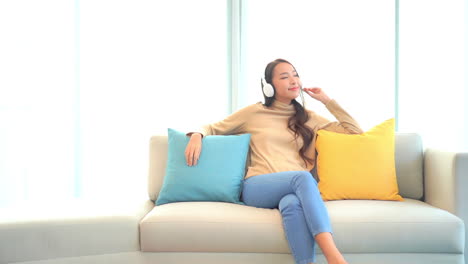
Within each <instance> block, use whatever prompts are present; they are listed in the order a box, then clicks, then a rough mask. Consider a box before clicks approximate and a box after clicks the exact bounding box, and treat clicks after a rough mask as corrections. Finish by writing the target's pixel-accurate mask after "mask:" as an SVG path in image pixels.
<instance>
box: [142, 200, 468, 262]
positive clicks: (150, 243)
mask: <svg viewBox="0 0 468 264" xmlns="http://www.w3.org/2000/svg"><path fill="white" fill-rule="evenodd" d="M325 204H326V206H327V208H328V210H329V213H330V217H331V220H332V226H333V230H334V237H335V241H336V243H337V245H338V247H339V248H340V249H341V251H342V252H343V253H377V252H378V253H394V252H401V253H404V252H408V253H424V252H433V253H436V252H437V253H461V252H462V251H463V246H464V245H463V234H464V226H463V222H462V221H461V220H460V219H459V218H458V217H456V216H454V215H452V214H450V213H448V212H446V211H444V210H440V209H438V208H435V207H432V206H430V205H428V204H426V203H423V202H421V201H417V200H412V199H405V201H403V202H394V201H372V200H343V201H329V202H326V203H325ZM140 232H141V249H142V250H143V251H180V252H274V253H288V252H289V248H288V244H287V241H286V238H285V234H284V231H283V228H282V222H281V215H280V214H279V212H278V210H276V209H261V208H254V207H249V206H245V205H239V204H230V203H219V202H182V203H172V204H165V205H161V206H156V207H155V208H154V209H153V210H152V211H151V212H150V213H149V214H148V215H146V216H145V218H144V219H143V220H142V221H141V223H140Z"/></svg>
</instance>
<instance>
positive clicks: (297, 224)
mask: <svg viewBox="0 0 468 264" xmlns="http://www.w3.org/2000/svg"><path fill="white" fill-rule="evenodd" d="M278 208H279V210H280V212H281V216H282V218H283V226H284V230H285V232H286V238H287V239H288V244H289V249H290V250H291V253H292V254H293V256H294V259H295V261H296V263H298V264H305V263H311V262H315V241H314V238H313V237H312V234H311V233H310V231H309V228H308V227H307V223H306V220H305V217H304V212H303V209H302V206H301V202H300V201H299V199H298V198H297V196H296V195H295V194H292V193H291V194H287V195H286V196H284V197H283V198H282V199H281V200H280V202H279V205H278Z"/></svg>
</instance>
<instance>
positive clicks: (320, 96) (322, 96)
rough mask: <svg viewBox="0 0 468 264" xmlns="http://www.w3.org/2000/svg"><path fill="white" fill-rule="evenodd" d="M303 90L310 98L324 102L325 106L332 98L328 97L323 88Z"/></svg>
mask: <svg viewBox="0 0 468 264" xmlns="http://www.w3.org/2000/svg"><path fill="white" fill-rule="evenodd" d="M302 90H303V91H304V92H305V93H306V94H308V95H310V97H312V98H314V99H315V100H318V101H320V102H322V103H323V104H327V103H328V102H330V100H331V99H330V97H328V95H327V94H326V93H325V92H324V91H323V90H322V88H318V87H314V88H303V89H302Z"/></svg>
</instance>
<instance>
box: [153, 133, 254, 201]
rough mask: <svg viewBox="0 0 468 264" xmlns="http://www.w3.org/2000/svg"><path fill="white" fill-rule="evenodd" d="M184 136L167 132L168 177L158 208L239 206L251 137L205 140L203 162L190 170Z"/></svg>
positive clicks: (186, 139) (161, 192) (186, 140)
mask: <svg viewBox="0 0 468 264" xmlns="http://www.w3.org/2000/svg"><path fill="white" fill-rule="evenodd" d="M189 139H190V138H189V137H187V136H186V134H185V133H183V132H180V131H177V130H174V129H171V128H169V129H168V142H169V148H168V157H167V165H166V175H165V176H164V182H163V185H162V188H161V191H160V192H159V196H158V199H157V200H156V205H162V204H166V203H173V202H189V201H217V202H228V203H239V204H243V203H242V202H240V200H239V199H240V192H241V188H242V181H243V179H244V175H245V163H246V160H247V154H248V152H249V143H250V134H242V135H230V136H206V137H203V139H202V150H201V154H200V159H199V160H198V163H197V165H196V166H192V167H190V166H188V165H187V163H186V161H185V148H186V146H187V143H188V142H189Z"/></svg>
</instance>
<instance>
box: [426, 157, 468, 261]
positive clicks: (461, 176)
mask: <svg viewBox="0 0 468 264" xmlns="http://www.w3.org/2000/svg"><path fill="white" fill-rule="evenodd" d="M424 193H425V194H424V196H425V201H426V202H427V203H429V204H430V205H433V206H435V207H438V208H441V209H444V210H447V211H449V212H451V213H452V214H454V215H456V216H458V217H460V218H461V219H462V220H463V222H464V223H465V262H466V263H468V254H467V252H468V248H467V243H466V242H467V241H468V236H467V232H466V225H467V224H468V153H467V152H454V151H442V150H437V149H427V150H426V151H425V153H424Z"/></svg>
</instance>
